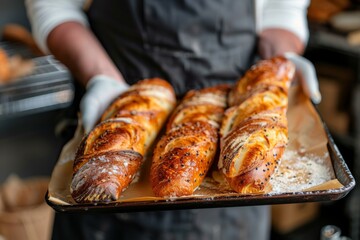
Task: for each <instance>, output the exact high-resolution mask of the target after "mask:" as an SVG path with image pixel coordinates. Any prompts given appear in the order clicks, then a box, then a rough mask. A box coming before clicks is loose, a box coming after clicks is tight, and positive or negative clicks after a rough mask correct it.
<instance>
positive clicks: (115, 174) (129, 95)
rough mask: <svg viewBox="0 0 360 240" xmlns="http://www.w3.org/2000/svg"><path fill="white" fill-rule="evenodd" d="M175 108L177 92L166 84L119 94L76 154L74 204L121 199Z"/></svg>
mask: <svg viewBox="0 0 360 240" xmlns="http://www.w3.org/2000/svg"><path fill="white" fill-rule="evenodd" d="M175 104H176V98H175V94H174V91H173V89H172V87H171V86H170V85H169V84H168V83H167V82H166V81H164V80H161V79H147V80H143V81H140V82H138V83H137V84H134V85H133V86H132V87H131V88H130V89H129V90H128V91H127V92H125V93H124V94H122V95H120V96H119V97H118V98H117V99H116V100H115V101H114V102H113V103H112V104H111V105H110V106H109V107H108V109H107V110H106V111H105V113H104V114H103V116H102V117H101V122H100V124H98V125H97V126H95V128H94V129H93V130H92V131H91V132H90V133H89V134H88V135H87V136H86V137H85V138H84V139H83V140H82V142H81V144H80V146H79V148H78V150H77V153H76V156H75V160H74V166H73V179H72V183H71V194H72V197H73V198H74V199H75V201H77V202H98V201H101V202H106V201H112V200H117V199H118V198H119V197H120V194H121V192H122V191H124V190H125V189H126V188H127V187H128V185H129V184H130V183H131V181H132V180H133V178H134V176H135V175H136V174H137V172H138V170H139V169H140V167H141V164H142V162H143V156H144V155H145V153H146V151H147V150H148V148H149V147H150V145H151V144H152V143H153V141H154V140H155V138H156V135H157V134H158V133H159V131H160V129H161V128H162V126H163V124H164V122H165V120H166V119H167V117H168V115H169V114H170V112H171V110H172V109H173V108H174V107H175Z"/></svg>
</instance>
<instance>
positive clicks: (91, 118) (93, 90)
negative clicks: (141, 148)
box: [80, 75, 129, 133]
mask: <svg viewBox="0 0 360 240" xmlns="http://www.w3.org/2000/svg"><path fill="white" fill-rule="evenodd" d="M128 88H129V85H128V84H126V83H125V81H120V80H116V79H113V78H111V77H108V76H106V75H97V76H94V77H93V78H91V79H90V81H89V82H88V84H87V85H86V93H85V95H84V96H83V98H82V99H81V102H80V112H81V115H82V123H83V126H84V130H85V133H89V132H90V131H91V130H92V129H93V127H94V126H95V124H96V122H97V121H98V119H99V118H100V116H101V114H102V113H103V112H104V111H105V109H106V108H107V107H108V106H109V104H110V103H111V102H112V101H113V100H114V99H115V98H116V97H117V96H119V95H120V94H121V93H123V92H124V91H126V90H127V89H128Z"/></svg>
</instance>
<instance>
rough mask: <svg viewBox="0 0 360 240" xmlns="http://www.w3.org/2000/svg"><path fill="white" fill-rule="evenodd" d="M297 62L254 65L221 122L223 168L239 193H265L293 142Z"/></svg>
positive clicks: (274, 60) (235, 89)
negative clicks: (290, 122)
mask: <svg viewBox="0 0 360 240" xmlns="http://www.w3.org/2000/svg"><path fill="white" fill-rule="evenodd" d="M294 72H295V67H294V65H293V64H292V63H291V62H290V61H288V60H287V59H285V58H283V57H275V58H272V59H270V60H263V61H260V62H259V63H257V64H256V65H254V66H253V67H252V68H250V69H249V70H248V71H247V72H246V73H245V75H244V77H242V78H241V79H240V80H239V81H238V82H237V83H236V84H235V86H234V87H233V88H232V89H231V91H230V93H229V98H228V102H229V105H230V108H229V109H227V110H226V112H225V116H224V118H223V122H222V126H221V130H220V133H221V140H220V142H221V143H220V149H221V150H220V157H219V162H218V168H219V170H220V171H221V172H222V173H223V174H224V175H225V178H226V179H227V181H228V182H229V184H230V186H231V188H232V189H233V190H235V191H236V192H239V193H265V192H268V191H270V190H271V186H269V180H270V178H271V176H272V174H273V173H274V171H275V169H276V166H277V165H278V163H279V159H280V158H281V156H282V154H283V152H284V150H285V147H286V145H287V142H288V128H287V118H286V111H287V105H288V88H289V86H290V81H291V79H292V77H293V75H294Z"/></svg>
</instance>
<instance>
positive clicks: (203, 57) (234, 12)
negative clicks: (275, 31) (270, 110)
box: [88, 0, 256, 95]
mask: <svg viewBox="0 0 360 240" xmlns="http://www.w3.org/2000/svg"><path fill="white" fill-rule="evenodd" d="M254 11H255V10H254V1H251V0H196V1H194V0H168V1H160V0H132V1H106V3H105V2H104V1H100V0H94V1H93V4H92V6H91V7H90V9H89V12H88V16H89V21H90V25H91V27H92V30H93V31H94V33H95V34H96V35H97V37H98V38H99V40H100V41H101V43H102V44H103V46H104V47H105V49H106V50H107V52H108V53H109V55H110V56H111V58H112V59H113V60H114V62H115V63H116V65H117V67H118V68H119V69H120V71H121V73H122V74H123V75H124V77H125V79H126V80H127V81H128V82H129V83H130V84H132V83H135V82H136V81H138V80H141V79H144V78H150V77H162V78H164V79H166V80H168V81H169V82H170V83H171V84H172V85H173V87H174V88H175V91H176V93H177V94H178V95H182V94H184V93H185V92H186V91H188V90H190V89H193V88H202V87H206V86H211V85H214V84H218V83H221V82H234V81H235V80H236V79H237V78H238V77H239V76H241V75H242V74H243V73H244V71H245V70H246V69H248V67H249V65H250V64H252V61H253V56H254V51H255V45H256V34H255V17H254Z"/></svg>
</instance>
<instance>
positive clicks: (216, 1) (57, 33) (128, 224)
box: [26, 0, 308, 240]
mask: <svg viewBox="0 0 360 240" xmlns="http://www.w3.org/2000/svg"><path fill="white" fill-rule="evenodd" d="M85 3H86V2H85V1H84V0H57V1H55V0H54V1H47V0H27V1H26V6H27V10H28V15H29V18H30V20H31V24H32V30H33V33H34V37H35V39H36V40H37V43H38V45H39V46H40V48H41V49H42V50H43V51H44V52H47V53H51V54H53V55H54V56H55V57H56V58H57V59H58V60H60V61H61V62H62V63H64V64H65V65H66V66H67V67H68V68H69V69H70V71H71V72H72V74H73V75H74V76H75V78H76V79H77V80H78V81H79V82H80V83H82V84H83V86H85V87H86V93H85V94H84V96H83V97H82V100H81V103H80V111H81V113H82V120H83V125H84V127H85V130H86V132H89V131H90V130H91V129H92V128H93V127H94V124H95V122H96V121H97V119H98V117H99V116H100V114H101V113H102V112H103V111H104V109H105V108H106V107H107V106H108V104H109V103H110V102H111V101H112V100H113V99H114V98H115V97H116V96H118V95H119V94H120V93H121V92H123V91H125V90H126V89H127V88H128V87H129V86H130V85H131V84H133V83H135V82H137V81H139V80H141V79H145V78H151V77H161V78H164V79H166V80H167V81H169V82H170V83H171V84H172V86H173V87H174V89H175V91H176V93H177V95H178V96H179V97H181V96H182V95H183V94H184V93H185V92H187V91H188V90H190V89H198V88H203V87H206V86H211V85H216V84H219V83H234V82H235V81H236V80H237V79H238V78H239V77H240V76H241V75H242V74H243V73H244V72H245V71H246V70H247V69H248V68H249V66H251V65H252V64H253V63H254V62H255V61H256V59H257V58H258V57H259V56H260V57H261V58H270V57H273V56H276V55H281V54H283V53H285V52H295V53H298V54H301V53H303V51H304V46H305V44H306V41H307V37H308V31H307V23H306V8H307V6H308V0H294V1H287V0H276V1H275V0H257V1H252V0H197V1H191V0H168V1H160V0H151V1H150V0H142V1H140V0H124V1H100V0H93V1H92V2H91V3H87V4H88V6H89V7H86V11H85V7H84V5H85ZM269 216H270V213H269V207H268V206H257V207H236V208H219V209H194V210H182V211H169V212H161V211H158V212H140V213H131V214H130V213H129V214H102V215H86V214H83V215H61V214H57V215H56V218H55V223H54V231H53V239H254V240H262V239H268V238H269V230H270V229H269V227H270V224H269V221H270V220H269Z"/></svg>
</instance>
